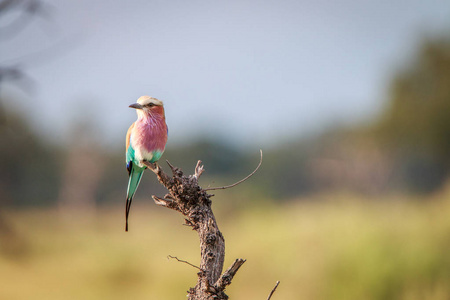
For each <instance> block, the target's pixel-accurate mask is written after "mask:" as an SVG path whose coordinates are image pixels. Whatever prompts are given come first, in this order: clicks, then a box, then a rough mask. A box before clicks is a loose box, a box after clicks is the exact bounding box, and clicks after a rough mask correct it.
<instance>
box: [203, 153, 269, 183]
mask: <svg viewBox="0 0 450 300" xmlns="http://www.w3.org/2000/svg"><path fill="white" fill-rule="evenodd" d="M259 152H260V154H261V158H260V159H259V164H258V166H257V167H256V169H255V170H254V171H253V172H251V173H250V174H249V175H247V176H246V177H245V178H243V179H241V180H239V181H238V182H235V183H233V184H230V185H227V186H220V187H212V188H206V189H204V190H205V191H212V190H225V189H229V188H232V187H235V186H237V185H238V184H241V183H243V182H244V181H246V180H247V179H249V178H250V177H252V176H253V175H254V174H255V173H256V171H258V169H259V167H261V164H262V159H263V152H262V150H261V149H259Z"/></svg>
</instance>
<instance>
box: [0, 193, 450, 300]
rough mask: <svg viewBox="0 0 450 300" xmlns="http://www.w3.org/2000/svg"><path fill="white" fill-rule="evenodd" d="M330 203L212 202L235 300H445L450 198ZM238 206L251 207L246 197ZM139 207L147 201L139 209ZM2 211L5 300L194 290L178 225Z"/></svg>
mask: <svg viewBox="0 0 450 300" xmlns="http://www.w3.org/2000/svg"><path fill="white" fill-rule="evenodd" d="M411 198H412V197H407V196H405V195H399V196H389V197H386V198H384V199H371V200H368V199H362V198H361V197H358V196H355V195H351V194H345V193H341V194H328V195H318V196H314V197H313V198H312V199H301V200H303V201H293V202H290V203H283V204H276V203H273V202H270V201H262V202H261V203H260V204H259V205H258V204H257V201H252V202H251V204H249V205H248V206H246V205H245V204H242V203H241V204H239V208H238V209H236V208H235V209H226V207H227V205H226V203H224V200H223V199H221V198H217V199H213V200H214V201H215V202H214V204H213V205H214V209H215V212H216V216H217V219H218V222H219V226H220V228H221V230H222V232H223V234H224V236H225V240H226V250H227V252H226V261H225V266H224V267H225V268H227V267H228V266H229V265H230V264H231V262H232V261H233V260H234V259H235V258H239V257H241V258H245V259H247V262H246V263H245V264H244V266H243V267H242V268H241V270H240V271H239V272H238V273H237V275H236V277H235V279H234V281H233V283H232V285H231V286H230V287H229V288H228V290H227V293H228V295H229V296H230V298H231V299H265V298H267V295H268V293H269V292H270V290H271V289H272V287H273V286H274V285H275V282H276V281H277V280H280V281H281V284H280V286H279V288H278V290H277V292H276V293H275V295H274V296H273V298H272V299H449V298H450V251H449V250H450V192H449V191H447V192H441V193H439V194H435V195H433V196H428V197H427V198H419V197H415V199H411ZM242 201H246V200H245V199H242ZM135 202H136V204H139V202H140V203H143V202H145V201H144V200H142V201H135ZM123 215H124V212H123V209H122V207H120V208H119V207H116V208H98V209H97V210H95V211H91V212H81V211H79V212H71V213H69V214H67V213H63V212H61V211H58V210H56V209H24V210H8V211H3V212H2V217H3V218H4V219H5V220H6V223H7V224H9V226H10V229H11V230H10V232H9V233H7V234H6V233H3V234H2V236H1V244H0V251H1V252H0V299H11V300H15V299H47V300H51V299H180V298H184V297H185V294H186V291H187V289H188V288H189V287H191V286H194V285H195V283H196V272H197V270H196V269H195V268H192V267H190V266H188V265H186V264H182V263H179V262H176V261H175V260H173V259H171V260H169V259H167V256H168V255H173V256H177V257H178V258H180V259H184V260H187V261H189V262H191V263H193V264H197V265H198V262H199V249H198V238H197V235H196V233H195V232H194V231H192V230H190V228H188V227H186V226H183V225H182V224H183V219H182V217H181V216H180V215H179V214H178V213H176V212H173V211H169V210H166V209H163V208H160V207H156V206H155V205H135V206H134V207H133V210H132V212H131V222H130V232H128V233H125V232H124V230H123V226H124V224H123V221H124V220H123V219H124V216H123Z"/></svg>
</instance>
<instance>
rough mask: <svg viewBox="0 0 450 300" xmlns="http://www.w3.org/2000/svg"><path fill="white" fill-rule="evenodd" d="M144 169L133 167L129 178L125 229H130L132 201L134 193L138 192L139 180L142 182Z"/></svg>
mask: <svg viewBox="0 0 450 300" xmlns="http://www.w3.org/2000/svg"><path fill="white" fill-rule="evenodd" d="M142 174H144V172H143V170H142V171H140V172H139V171H136V170H135V169H132V170H131V172H130V177H129V179H128V189H127V202H126V206H125V231H128V215H129V214H130V207H131V201H132V200H133V197H134V193H136V189H137V187H138V186H139V182H141V178H142Z"/></svg>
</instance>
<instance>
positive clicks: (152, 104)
mask: <svg viewBox="0 0 450 300" xmlns="http://www.w3.org/2000/svg"><path fill="white" fill-rule="evenodd" d="M146 106H148V107H152V106H155V103H149V104H147V105H146Z"/></svg>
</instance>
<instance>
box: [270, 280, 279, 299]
mask: <svg viewBox="0 0 450 300" xmlns="http://www.w3.org/2000/svg"><path fill="white" fill-rule="evenodd" d="M279 284H280V281H277V284H275V287H274V288H273V289H272V291H271V292H270V294H269V297H267V300H270V298H272V295H273V293H275V291H276V289H277V287H278V285H279Z"/></svg>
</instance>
